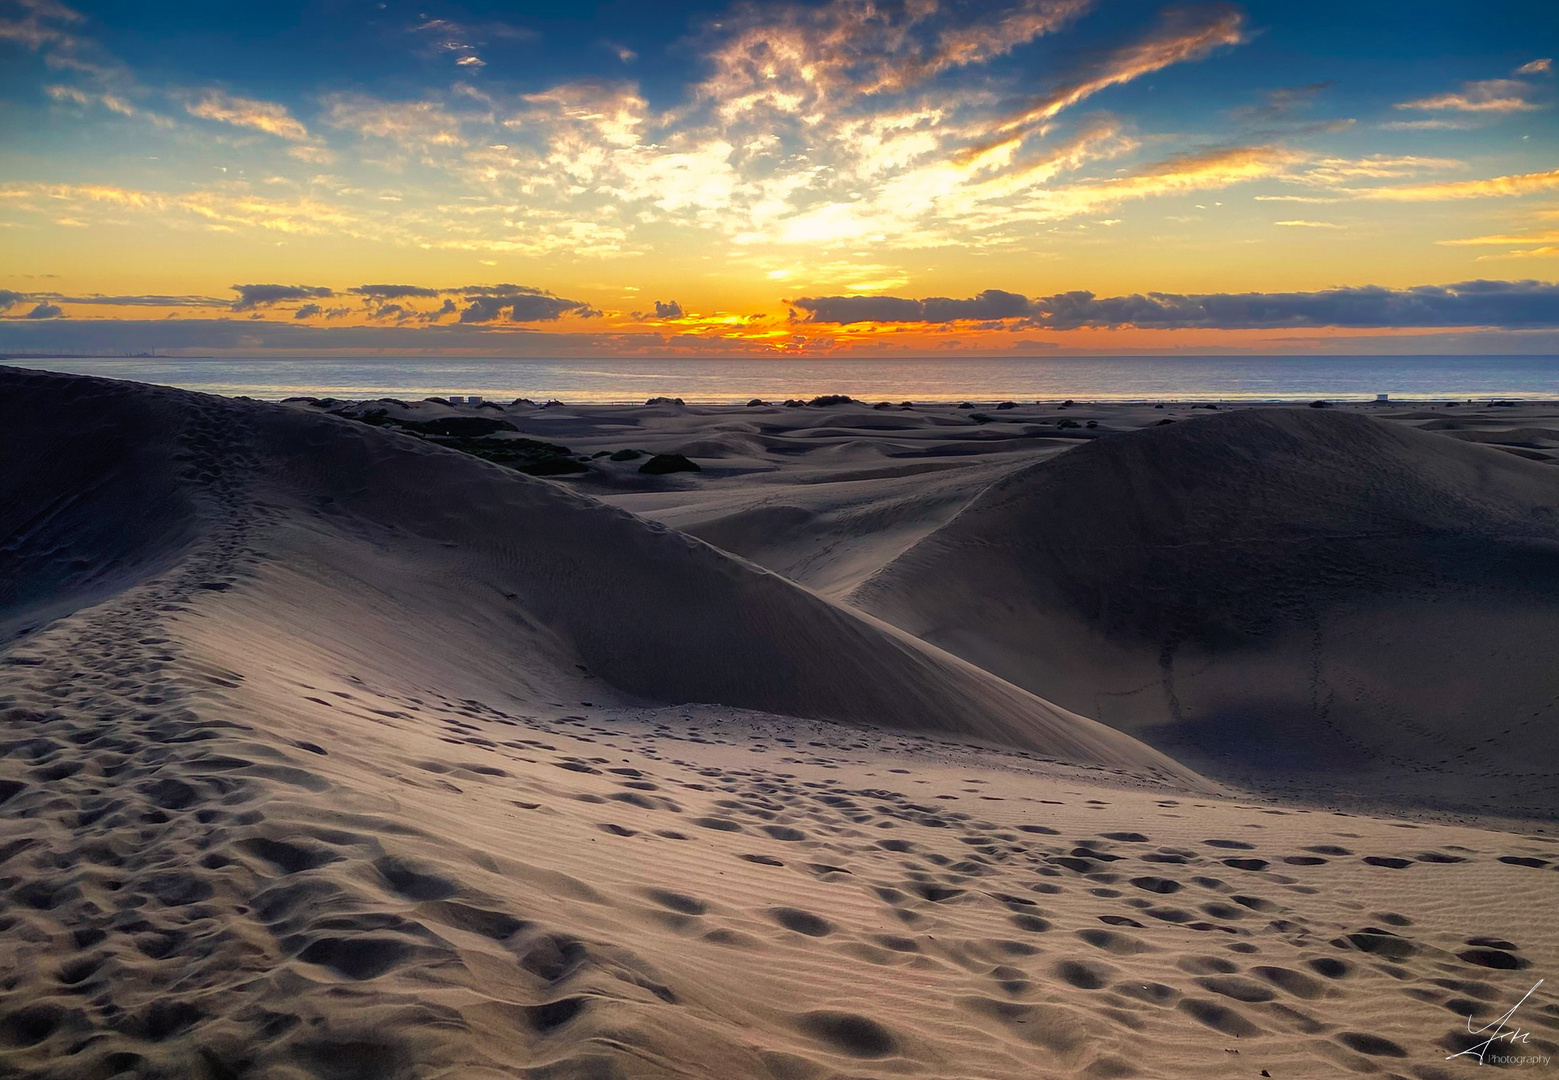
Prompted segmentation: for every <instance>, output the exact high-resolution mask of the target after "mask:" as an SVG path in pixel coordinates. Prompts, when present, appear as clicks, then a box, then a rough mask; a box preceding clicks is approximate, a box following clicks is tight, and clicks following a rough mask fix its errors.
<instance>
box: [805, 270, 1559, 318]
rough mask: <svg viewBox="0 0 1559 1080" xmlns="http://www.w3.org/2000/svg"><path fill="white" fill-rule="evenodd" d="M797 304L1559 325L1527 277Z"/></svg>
mask: <svg viewBox="0 0 1559 1080" xmlns="http://www.w3.org/2000/svg"><path fill="white" fill-rule="evenodd" d="M790 303H791V305H792V307H793V308H796V309H799V310H800V311H803V312H805V313H806V315H805V317H804V318H799V319H796V320H795V321H798V322H803V323H832V324H849V323H858V322H904V323H947V322H987V323H988V322H996V321H1001V322H1005V323H1006V324H1007V325H1008V326H1009V327H1011V328H1020V327H1031V328H1036V329H1049V330H1075V329H1079V328H1082V327H1105V328H1116V327H1124V326H1132V327H1137V328H1139V329H1146V330H1173V329H1190V328H1196V329H1217V330H1251V329H1274V328H1284V327H1289V328H1320V327H1351V328H1356V329H1358V328H1366V327H1378V328H1388V327H1398V328H1418V327H1495V328H1502V329H1521V328H1548V327H1559V284H1556V283H1553V282H1543V281H1530V280H1528V281H1464V282H1460V283H1457V284H1454V285H1422V286H1417V287H1415V288H1409V289H1388V288H1384V287H1381V286H1377V285H1364V286H1355V287H1346V288H1338V289H1326V290H1322V291H1319V292H1308V293H1303V292H1295V293H1193V294H1179V293H1162V292H1154V293H1147V294H1146V295H1144V294H1141V293H1137V294H1133V295H1130V296H1113V297H1097V296H1095V295H1094V294H1093V293H1091V292H1085V291H1075V292H1066V293H1057V294H1055V295H1052V296H1042V297H1036V298H1034V299H1032V300H1030V299H1027V298H1025V297H1023V296H1019V295H1018V294H1016V293H1008V292H1002V291H1000V290H997V289H988V290H986V291H985V292H982V293H980V294H978V295H977V296H975V297H973V298H971V299H968V300H948V299H946V298H942V297H934V298H931V299H927V300H909V299H903V298H899V297H891V296H828V297H805V298H802V299H800V300H794V301H791V302H790Z"/></svg>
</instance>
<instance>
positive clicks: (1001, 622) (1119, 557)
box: [851, 409, 1559, 814]
mask: <svg viewBox="0 0 1559 1080" xmlns="http://www.w3.org/2000/svg"><path fill="white" fill-rule="evenodd" d="M851 602H852V603H855V604H857V605H858V606H860V607H861V608H862V609H864V610H867V611H870V612H872V613H874V614H877V615H879V616H881V617H882V618H884V619H887V620H889V621H891V622H893V623H895V624H896V625H899V626H902V627H904V628H905V629H907V630H909V631H910V632H911V633H914V634H917V635H920V636H922V637H924V638H925V639H926V640H929V641H932V642H934V643H936V644H939V645H941V646H943V647H944V648H947V649H949V650H951V651H953V652H955V653H957V654H959V655H961V656H964V657H965V658H967V659H969V660H971V661H972V662H974V663H977V664H980V665H981V666H982V667H985V668H986V669H988V670H991V671H993V672H995V673H997V674H999V675H1001V676H1002V677H1004V678H1007V679H1010V680H1012V681H1014V682H1016V683H1018V684H1019V685H1021V686H1025V687H1027V688H1029V689H1030V690H1033V691H1034V692H1036V693H1040V694H1043V695H1045V697H1046V698H1048V699H1050V700H1054V701H1057V702H1059V703H1061V704H1063V705H1065V706H1067V707H1069V708H1073V709H1077V710H1079V711H1083V712H1087V713H1088V714H1089V715H1093V716H1098V717H1100V718H1101V719H1103V720H1104V721H1106V722H1107V723H1111V724H1113V725H1115V726H1117V727H1120V728H1121V729H1123V730H1128V731H1132V732H1134V733H1136V734H1138V735H1139V736H1140V737H1143V738H1145V739H1147V740H1148V741H1150V742H1152V743H1154V744H1155V745H1158V746H1159V747H1161V748H1164V749H1166V750H1168V751H1169V752H1171V753H1174V754H1176V755H1177V756H1178V757H1180V759H1181V760H1185V761H1188V762H1189V763H1191V764H1193V765H1196V766H1198V767H1201V768H1203V769H1204V771H1210V772H1211V773H1213V774H1214V775H1221V776H1223V777H1224V778H1229V779H1236V780H1240V781H1244V782H1257V783H1261V784H1264V785H1274V784H1276V785H1278V786H1281V785H1282V783H1283V782H1292V783H1294V784H1295V785H1297V786H1301V787H1305V788H1307V789H1310V790H1315V791H1323V792H1332V793H1340V794H1346V793H1348V792H1349V791H1364V790H1368V791H1369V792H1370V793H1372V794H1374V795H1378V796H1381V797H1384V798H1405V799H1408V800H1410V801H1416V802H1428V803H1434V804H1438V805H1444V806H1449V807H1460V808H1467V809H1474V808H1476V809H1490V808H1496V809H1502V810H1506V811H1509V810H1517V811H1518V812H1530V813H1536V814H1548V813H1552V812H1553V811H1554V810H1555V809H1556V808H1559V784H1556V776H1555V767H1554V765H1553V762H1554V761H1556V760H1559V754H1556V751H1559V715H1556V706H1559V665H1555V664H1554V663H1553V659H1552V642H1553V641H1555V640H1559V472H1555V471H1554V470H1553V469H1552V468H1551V467H1548V466H1544V465H1538V464H1535V463H1531V462H1528V461H1524V460H1520V459H1518V458H1513V457H1512V456H1510V455H1508V454H1504V453H1501V452H1499V451H1497V450H1493V449H1489V448H1485V447H1481V446H1476V445H1469V444H1467V443H1463V442H1459V441H1455V440H1452V439H1448V438H1445V437H1443V436H1439V435H1434V434H1430V433H1425V432H1420V431H1415V430H1412V429H1409V428H1405V427H1400V426H1395V425H1388V424H1385V423H1381V422H1378V421H1375V420H1371V419H1369V418H1367V417H1362V416H1358V415H1352V414H1344V413H1340V412H1332V411H1324V410H1310V409H1293V410H1261V411H1240V412H1231V413H1225V414H1222V415H1218V416H1210V417H1207V418H1203V419H1197V420H1195V421H1191V422H1185V423H1180V424H1175V425H1166V426H1163V427H1158V428H1150V429H1146V430H1143V431H1139V432H1134V433H1130V434H1125V435H1120V436H1115V437H1111V438H1109V439H1103V440H1098V441H1096V442H1093V443H1090V444H1087V445H1085V446H1082V447H1079V448H1078V449H1076V450H1073V451H1071V452H1069V453H1067V454H1064V455H1062V456H1060V457H1057V458H1055V459H1053V460H1050V461H1047V462H1043V463H1041V464H1039V465H1036V466H1033V467H1032V468H1029V469H1025V470H1021V471H1019V472H1016V473H1014V474H1012V475H1010V476H1008V477H1006V478H1004V479H1002V480H1000V481H998V482H997V483H995V484H994V485H992V486H991V487H990V488H989V489H987V490H986V491H985V492H984V493H983V494H982V495H981V496H980V497H978V498H977V499H975V500H974V501H973V502H972V503H971V504H970V505H969V506H968V507H967V508H966V509H965V510H964V511H963V512H962V513H961V514H960V515H959V516H958V517H957V518H955V519H954V520H953V521H952V522H950V523H949V524H948V525H947V526H945V527H943V528H942V529H940V530H938V531H937V532H935V533H933V534H931V535H930V536H929V537H927V538H926V539H925V540H923V541H922V542H921V543H919V544H918V545H917V546H916V547H914V548H912V549H911V550H910V551H908V552H906V553H905V554H904V555H903V556H901V557H900V558H899V559H897V560H896V561H895V562H894V563H892V564H890V565H889V566H887V567H885V568H884V569H883V570H882V571H880V572H879V573H878V574H877V575H875V576H874V577H873V578H872V579H871V580H870V581H868V582H866V583H865V584H864V585H863V586H862V587H860V588H859V589H857V590H856V592H855V593H854V594H853V595H852V597H851Z"/></svg>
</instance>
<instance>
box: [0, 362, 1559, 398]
mask: <svg viewBox="0 0 1559 1080" xmlns="http://www.w3.org/2000/svg"><path fill="white" fill-rule="evenodd" d="M6 362H7V363H12V364H16V365H20V366H25V367H36V368H44V369H46V370H50V371H62V372H69V373H73V374H82V375H102V376H107V377H109V378H115V379H133V380H136V381H138V382H151V383H162V384H165V385H169V386H179V387H184V388H186V389H190V390H202V391H206V392H208V393H214V394H226V395H246V396H248V397H254V398H261V399H273V400H274V399H280V398H284V397H291V396H294V395H312V396H315V397H338V398H357V399H361V398H375V397H396V398H423V397H431V396H435V395H443V394H462V395H466V394H481V395H482V396H484V397H487V398H489V399H492V400H496V401H508V400H511V399H513V398H520V397H524V398H531V399H533V400H537V401H541V400H546V399H550V398H556V399H558V400H561V401H565V402H570V401H573V402H581V403H584V402H590V403H608V402H643V401H645V400H647V399H649V398H651V397H659V396H666V397H680V398H683V399H684V400H686V401H687V402H689V403H695V402H698V403H727V402H746V401H747V400H749V399H751V398H755V397H757V398H764V399H765V400H769V399H784V398H792V397H799V398H811V397H814V396H816V395H819V394H849V395H850V396H852V397H855V398H859V399H862V400H866V401H881V400H891V401H895V402H897V401H902V400H911V401H962V400H965V399H968V400H971V401H984V402H992V401H1001V400H1007V399H1011V400H1016V401H1022V400H1030V401H1057V400H1063V399H1066V398H1074V399H1076V400H1079V401H1297V400H1310V399H1314V398H1329V399H1334V400H1342V399H1373V398H1374V397H1375V395H1377V394H1389V395H1391V397H1393V398H1401V399H1405V400H1419V401H1427V400H1435V399H1441V398H1443V399H1445V400H1467V399H1474V400H1478V399H1486V398H1508V399H1542V400H1555V399H1559V357H1555V356H1121V357H1064V358H1063V357H1048V358H1038V359H975V358H971V359H962V358H953V357H935V358H924V359H910V360H905V359H848V360H844V359H792V358H777V359H742V360H712V359H696V360H664V359H626V358H613V359H600V360H535V359H530V360H514V359H495V358H491V357H447V356H440V357H426V356H416V357H408V356H381V357H339V356H331V357H286V358H278V357H220V358H161V357H153V358H148V357H124V358H120V357H68V358H59V357H51V358H42V357H16V358H13V359H11V360H9V361H6Z"/></svg>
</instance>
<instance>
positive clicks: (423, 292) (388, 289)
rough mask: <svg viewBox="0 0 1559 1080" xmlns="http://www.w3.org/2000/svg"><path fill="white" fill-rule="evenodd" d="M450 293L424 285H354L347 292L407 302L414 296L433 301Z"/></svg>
mask: <svg viewBox="0 0 1559 1080" xmlns="http://www.w3.org/2000/svg"><path fill="white" fill-rule="evenodd" d="M448 291H449V290H448V289H429V288H426V287H424V286H422V285H354V286H353V287H352V288H350V289H348V290H347V292H349V293H352V294H354V295H356V296H366V297H369V298H371V299H374V300H405V299H407V298H408V297H414V296H416V297H425V298H429V299H431V298H432V297H435V296H439V295H440V294H442V293H446V292H448Z"/></svg>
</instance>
